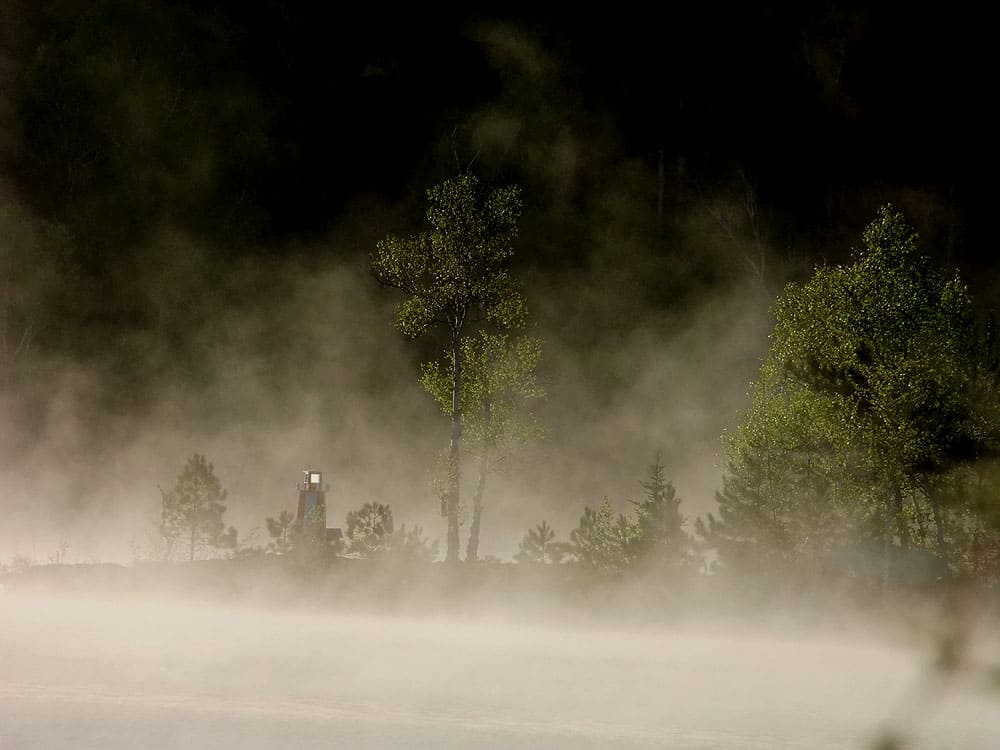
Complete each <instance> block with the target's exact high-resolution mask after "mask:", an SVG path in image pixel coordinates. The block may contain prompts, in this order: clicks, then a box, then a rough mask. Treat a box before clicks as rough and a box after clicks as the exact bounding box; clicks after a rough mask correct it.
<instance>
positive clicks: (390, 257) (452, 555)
mask: <svg viewBox="0 0 1000 750" xmlns="http://www.w3.org/2000/svg"><path fill="white" fill-rule="evenodd" d="M427 198H428V204H429V206H428V209H427V220H428V222H429V224H430V226H431V228H430V230H429V231H426V232H423V233H420V234H415V235H410V236H406V237H397V236H389V237H386V238H385V239H383V240H381V241H380V242H379V243H378V245H377V247H376V250H375V252H374V253H373V254H372V258H371V268H372V271H373V273H374V275H375V277H376V278H377V279H378V280H379V282H380V283H382V284H384V285H386V286H390V287H394V288H396V289H399V290H401V291H402V292H404V293H405V294H406V298H405V299H404V300H403V301H402V302H401V303H400V304H399V305H398V306H397V308H396V325H397V327H398V328H399V330H400V331H401V332H402V333H403V334H405V335H407V336H410V337H414V338H415V337H418V336H421V335H423V334H425V333H427V332H428V331H429V330H431V329H436V330H439V331H442V332H443V333H444V334H445V335H446V337H447V340H448V351H449V352H450V357H451V363H450V370H451V371H450V383H451V389H450V391H451V410H450V416H451V439H450V444H449V461H450V463H451V470H450V471H449V485H450V487H449V489H448V492H447V494H446V497H445V502H444V506H445V507H444V513H445V515H446V516H447V518H448V537H447V553H446V560H447V561H448V562H457V561H458V545H459V538H458V534H459V509H460V490H459V487H460V479H461V471H460V468H461V467H460V462H461V458H460V448H461V439H462V428H463V411H462V403H461V394H462V380H463V377H464V370H463V364H464V363H463V359H462V355H463V352H462V340H463V337H464V336H465V335H466V334H467V333H469V332H470V331H471V330H473V329H474V328H476V327H477V326H479V325H480V324H490V325H492V326H494V327H495V328H498V329H508V328H511V327H514V326H517V325H520V324H521V323H522V322H523V321H524V317H525V306H524V299H523V297H522V295H521V293H520V291H519V290H518V288H517V285H516V283H515V281H514V278H513V276H512V274H511V271H510V260H511V257H512V256H513V253H514V247H513V246H514V240H515V238H516V237H517V224H518V220H519V218H520V215H521V196H520V191H519V190H518V188H517V187H505V188H496V189H487V188H485V187H484V186H482V185H481V184H480V182H479V180H478V179H477V178H476V177H475V176H473V175H471V174H461V175H459V176H458V177H455V178H453V179H450V180H446V181H445V182H443V183H441V184H440V185H437V186H435V187H433V188H431V189H430V190H428V191H427Z"/></svg>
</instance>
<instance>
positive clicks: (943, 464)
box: [703, 206, 997, 562]
mask: <svg viewBox="0 0 1000 750" xmlns="http://www.w3.org/2000/svg"><path fill="white" fill-rule="evenodd" d="M863 239H864V244H863V248H862V249H861V250H860V251H859V252H858V253H857V254H856V259H855V262H854V263H853V264H851V265H849V266H836V267H822V268H819V269H817V271H816V272H815V274H814V275H813V277H812V279H810V280H809V282H808V283H806V284H804V285H798V284H789V285H788V287H786V289H785V291H784V293H783V294H782V296H781V297H780V298H779V299H778V301H777V304H776V305H775V328H774V333H773V334H772V337H771V343H770V348H769V350H768V352H767V355H766V357H765V359H764V362H763V364H762V366H761V370H760V376H759V378H758V380H757V381H756V382H755V383H753V384H752V386H751V391H750V400H751V403H750V408H749V410H748V412H747V413H746V415H745V418H744V420H743V422H742V423H741V425H740V426H739V428H738V429H737V430H736V431H735V432H734V433H732V434H730V435H728V436H726V438H725V448H726V461H727V465H726V476H725V477H724V482H723V490H722V491H721V492H720V493H719V497H718V499H719V506H720V507H719V513H720V518H719V519H718V520H716V519H714V518H709V523H708V526H707V527H706V526H703V531H705V532H706V533H708V534H709V535H710V536H712V537H713V538H715V540H716V542H717V543H718V545H719V548H720V552H721V553H722V554H723V557H724V558H725V557H727V556H728V557H729V560H730V562H734V561H736V560H738V559H741V554H746V553H748V551H749V550H752V551H753V555H754V557H755V559H756V560H758V561H760V560H761V559H764V558H774V559H781V560H784V561H790V560H798V559H800V558H801V556H802V555H807V556H813V557H815V556H816V555H820V554H822V553H823V552H826V551H829V549H830V548H831V547H833V546H835V545H837V544H838V543H842V542H843V541H844V540H845V539H853V538H858V537H859V536H860V537H862V538H870V539H880V540H883V541H885V542H886V543H887V544H893V545H899V546H901V547H904V548H905V547H908V546H910V545H913V544H917V545H919V546H925V547H928V548H930V549H933V550H934V551H935V552H936V553H937V554H939V555H942V556H948V555H949V554H950V550H949V544H948V542H949V539H948V537H949V535H950V536H955V533H954V530H953V531H952V532H951V533H950V534H949V528H948V526H949V519H948V518H947V517H946V511H947V507H946V506H948V505H949V504H952V505H953V504H954V501H953V500H949V499H948V495H949V492H950V493H951V494H952V495H954V493H955V492H956V491H957V489H958V487H959V486H961V485H963V484H965V481H964V480H963V478H962V477H963V476H964V474H963V472H967V471H968V470H969V468H970V467H972V466H974V465H977V463H978V462H981V461H985V460H987V459H988V458H989V457H990V456H991V455H992V453H993V449H994V447H995V445H996V430H997V424H996V422H995V421H994V420H995V415H996V407H995V403H994V401H995V398H996V392H995V390H993V389H990V388H985V389H984V387H983V383H984V381H989V373H988V372H987V369H988V367H984V359H983V355H982V339H981V337H980V336H979V335H978V333H977V330H976V327H975V325H974V317H973V310H972V305H971V300H970V298H969V295H968V294H967V292H966V289H965V287H964V285H963V284H962V283H961V281H960V280H959V279H958V278H957V277H953V278H948V277H945V276H943V275H942V274H941V273H940V272H938V271H937V270H936V269H935V268H934V267H933V265H932V264H931V262H930V260H929V259H928V258H927V257H925V256H923V255H921V254H920V253H919V250H918V243H917V239H918V238H917V235H916V233H915V231H914V230H913V228H912V227H911V226H910V225H909V224H908V223H907V222H906V221H905V219H904V218H903V216H902V215H901V214H900V213H898V212H897V211H896V210H895V209H894V208H893V207H892V206H885V207H884V208H883V209H882V210H881V211H880V213H879V216H878V218H877V219H876V220H875V221H874V222H873V223H872V224H871V225H870V226H869V227H868V229H867V230H866V232H865V233H864V238H863ZM984 465H985V464H980V468H982V466H984ZM956 483H957V484H956ZM980 500H981V501H983V500H982V498H980ZM986 502H987V504H989V505H993V504H995V503H996V502H997V498H996V496H994V497H993V498H992V499H991V500H989V501H986ZM952 522H954V519H952ZM740 550H742V553H741V552H740Z"/></svg>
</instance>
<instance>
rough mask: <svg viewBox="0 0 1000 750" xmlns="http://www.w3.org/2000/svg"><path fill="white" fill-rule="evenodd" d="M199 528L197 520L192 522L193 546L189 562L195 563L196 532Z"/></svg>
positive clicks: (191, 546)
mask: <svg viewBox="0 0 1000 750" xmlns="http://www.w3.org/2000/svg"><path fill="white" fill-rule="evenodd" d="M197 528H198V523H197V521H196V520H192V521H191V545H190V556H189V557H188V559H189V560H190V561H191V562H194V537H195V533H196V531H197Z"/></svg>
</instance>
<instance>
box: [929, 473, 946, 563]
mask: <svg viewBox="0 0 1000 750" xmlns="http://www.w3.org/2000/svg"><path fill="white" fill-rule="evenodd" d="M927 500H928V501H929V502H930V504H931V513H932V514H933V517H934V535H935V541H936V542H937V553H938V556H939V557H941V558H945V557H947V552H948V551H947V549H946V548H945V544H946V543H945V540H944V521H943V519H942V518H941V498H940V497H938V494H937V490H932V489H929V488H928V490H927Z"/></svg>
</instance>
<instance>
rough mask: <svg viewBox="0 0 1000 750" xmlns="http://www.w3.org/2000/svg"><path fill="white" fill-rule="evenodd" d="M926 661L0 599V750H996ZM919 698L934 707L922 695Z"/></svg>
mask: <svg viewBox="0 0 1000 750" xmlns="http://www.w3.org/2000/svg"><path fill="white" fill-rule="evenodd" d="M927 662H928V654H927V653H925V652H924V650H922V649H921V648H918V646H917V645H914V644H913V643H909V644H895V645H893V644H888V643H886V641H885V639H884V638H883V639H881V640H879V641H876V640H874V639H868V638H864V637H860V636H859V635H858V634H857V633H845V634H843V637H840V636H836V634H831V633H827V634H826V635H825V636H823V637H814V638H806V637H804V636H803V635H802V634H801V633H798V634H794V635H793V634H785V635H781V636H779V635H778V634H776V633H768V632H763V631H760V630H751V629H749V628H740V627H739V624H738V623H737V624H735V627H734V628H733V629H731V630H727V629H723V628H721V627H718V626H706V627H699V626H696V625H694V624H693V623H686V624H685V625H684V627H673V628H667V627H637V626H632V627H628V628H616V627H611V626H609V625H607V624H605V625H603V626H600V627H596V626H585V625H583V624H582V623H580V622H578V621H577V620H576V618H574V617H572V616H571V615H569V614H567V616H566V617H565V619H564V620H560V619H559V618H558V617H555V618H547V619H545V620H544V621H541V622H530V621H528V620H527V619H525V620H517V619H514V618H510V617H507V618H501V617H487V616H476V617H466V618H460V617H455V618H447V619H446V618H435V617H429V616H420V617H416V616H411V617H403V616H400V617H391V616H379V615H374V614H368V615H363V614H350V613H345V612H340V613H338V612H332V611H305V610H301V609H300V610H284V611H282V610H277V609H265V608H261V607H251V606H249V605H248V606H238V605H231V604H230V605H223V604H207V603H201V604H183V605H182V604H179V603H171V604H168V603H159V604H156V603H150V602H146V603H142V602H137V601H127V602H114V601H100V600H85V599H78V600H74V599H69V598H40V597H30V596H22V595H17V596H14V595H10V594H8V595H5V596H0V747H2V748H4V749H5V750H6V749H10V750H32V749H34V748H38V749H39V750H41V749H43V748H44V749H45V750H53V749H58V748H73V749H74V750H76V749H83V748H101V749H102V750H112V749H116V748H123V749H124V748H129V749H132V748H139V747H141V748H147V749H149V748H178V749H183V750H196V749H199V748H239V749H240V750H258V749H261V748H297V749H301V748H340V747H342V748H361V749H367V748H430V747H433V748H444V749H445V750H450V749H452V748H453V749H455V750H458V749H459V748H573V749H577V748H604V749H614V748H654V747H655V748H678V749H684V748H705V749H706V750H708V749H709V748H711V749H713V750H727V749H732V750H737V749H740V750H746V749H748V748H762V749H763V748H768V749H776V748H802V749H803V750H805V749H807V748H808V749H809V750H832V749H833V748H866V747H871V745H872V742H873V740H874V738H875V737H877V736H878V735H879V733H880V732H881V731H883V729H884V728H886V727H888V726H892V727H896V728H898V729H901V730H903V736H904V737H905V738H906V739H907V740H908V741H909V742H910V744H908V745H907V747H910V748H927V749H928V750H930V749H931V748H934V749H935V750H937V749H939V748H961V749H962V750H979V749H981V750H996V748H998V747H1000V693H998V692H989V691H986V690H984V689H982V687H981V685H979V683H978V682H977V680H975V679H963V680H958V681H956V682H955V684H949V685H943V684H940V683H938V682H934V681H932V682H930V683H928V682H927V681H926V680H925V679H924V678H925V676H926V673H927V670H926V665H927ZM925 688H926V689H925Z"/></svg>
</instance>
